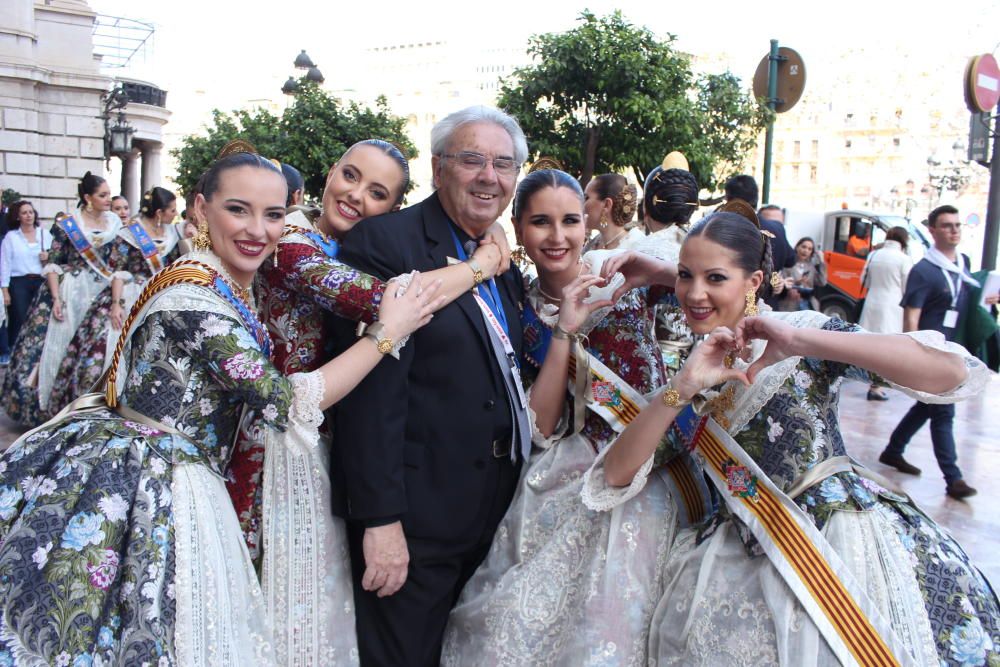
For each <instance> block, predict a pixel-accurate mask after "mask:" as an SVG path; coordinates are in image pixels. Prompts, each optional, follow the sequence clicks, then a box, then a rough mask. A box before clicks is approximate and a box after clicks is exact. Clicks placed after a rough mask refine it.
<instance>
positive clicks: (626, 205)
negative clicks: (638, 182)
mask: <svg viewBox="0 0 1000 667" xmlns="http://www.w3.org/2000/svg"><path fill="white" fill-rule="evenodd" d="M637 200H638V196H637V191H636V188H635V186H634V185H632V184H631V183H626V184H625V185H623V186H622V189H621V191H620V192H619V193H618V194H617V195H615V199H614V206H613V207H612V211H613V215H614V218H615V224H617V225H618V226H619V227H624V226H625V225H627V224H628V223H629V222H630V221H631V220H632V216H633V215H634V214H635V209H636V205H637V203H638V202H637Z"/></svg>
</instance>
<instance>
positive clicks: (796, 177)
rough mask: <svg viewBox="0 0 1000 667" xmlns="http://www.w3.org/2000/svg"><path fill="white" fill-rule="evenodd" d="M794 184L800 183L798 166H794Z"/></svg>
mask: <svg viewBox="0 0 1000 667" xmlns="http://www.w3.org/2000/svg"><path fill="white" fill-rule="evenodd" d="M796 143H797V142H796ZM792 182H793V183H798V182H799V165H797V164H793V165H792Z"/></svg>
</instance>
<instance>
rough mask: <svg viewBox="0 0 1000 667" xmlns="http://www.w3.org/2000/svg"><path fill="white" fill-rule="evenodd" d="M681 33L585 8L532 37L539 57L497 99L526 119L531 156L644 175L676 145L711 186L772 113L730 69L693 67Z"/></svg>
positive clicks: (739, 159)
mask: <svg viewBox="0 0 1000 667" xmlns="http://www.w3.org/2000/svg"><path fill="white" fill-rule="evenodd" d="M675 39H676V38H675V37H674V36H673V35H668V36H667V37H666V39H664V40H660V39H658V38H657V37H656V36H655V35H654V34H653V33H652V32H650V31H649V30H648V29H646V28H639V27H636V26H634V25H632V24H631V23H629V22H628V21H627V20H626V19H625V18H624V17H623V16H622V14H621V12H619V11H615V12H614V13H612V14H610V15H608V16H603V17H597V16H595V15H594V14H592V13H590V12H583V13H582V14H581V16H580V25H578V26H577V27H576V28H574V29H572V30H569V31H567V32H563V33H548V34H542V35H535V36H534V37H532V38H531V40H530V41H529V46H528V53H529V55H531V56H532V57H533V60H534V62H533V64H532V65H529V66H527V67H523V68H519V69H517V70H515V72H514V74H513V76H512V77H511V78H509V79H507V80H505V81H503V82H502V85H501V92H500V97H499V102H498V103H499V106H500V107H501V108H503V109H505V110H506V111H507V112H508V113H510V114H512V115H513V116H514V117H515V118H517V120H518V122H520V123H521V127H522V128H524V131H525V134H526V135H527V137H528V144H529V148H530V149H531V157H532V158H534V157H537V156H541V155H548V156H552V157H555V158H556V159H558V160H559V161H560V162H562V164H563V165H564V167H565V168H566V169H567V171H569V172H570V173H573V174H575V175H576V176H578V177H579V178H580V180H581V181H582V182H583V183H584V184H586V182H588V181H589V180H590V178H591V177H592V176H593V175H594V174H599V173H605V172H620V171H623V170H625V169H628V168H631V169H632V170H633V171H634V172H635V175H636V178H637V179H639V181H640V182H642V180H643V178H644V177H645V174H646V172H647V171H648V170H649V169H651V168H652V167H654V166H655V165H657V164H659V163H660V162H661V161H662V160H663V156H664V155H665V154H666V153H668V152H670V151H673V150H679V151H681V152H683V153H684V154H685V156H686V157H687V159H688V161H689V163H690V165H691V171H692V172H693V173H694V175H695V177H696V178H697V179H698V182H699V183H700V184H701V185H702V186H703V187H706V188H708V189H709V190H713V189H714V188H715V187H716V185H717V184H718V183H719V182H720V180H721V179H723V178H724V177H725V176H726V175H728V172H730V171H732V170H734V169H736V168H739V167H740V166H741V165H742V163H743V161H744V158H745V156H746V155H748V154H749V153H750V151H752V149H753V146H754V143H755V140H756V136H757V134H758V133H759V132H760V130H761V129H762V128H763V127H764V124H765V122H766V119H767V114H768V113H769V112H768V110H767V109H766V107H763V106H761V105H760V104H759V103H758V102H757V100H755V99H754V98H753V96H752V94H751V93H750V92H749V91H746V90H744V89H743V88H742V87H741V85H740V81H739V79H737V78H736V77H735V76H733V75H732V74H730V73H728V72H727V73H725V74H711V75H698V74H695V73H694V72H693V71H692V68H691V62H690V58H689V57H688V56H687V55H685V54H683V53H681V52H679V51H677V50H676V49H675V48H674V45H673V44H674V40H675Z"/></svg>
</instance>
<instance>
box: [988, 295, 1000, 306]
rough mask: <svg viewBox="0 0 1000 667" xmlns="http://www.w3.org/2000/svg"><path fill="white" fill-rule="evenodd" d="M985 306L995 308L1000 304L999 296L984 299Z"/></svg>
mask: <svg viewBox="0 0 1000 667" xmlns="http://www.w3.org/2000/svg"><path fill="white" fill-rule="evenodd" d="M985 301H986V305H987V306H995V305H997V303H1000V294H991V295H989V296H988V297H986V299H985Z"/></svg>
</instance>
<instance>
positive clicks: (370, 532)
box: [361, 521, 410, 598]
mask: <svg viewBox="0 0 1000 667" xmlns="http://www.w3.org/2000/svg"><path fill="white" fill-rule="evenodd" d="M362 550H363V551H364V555H365V574H364V576H363V577H361V587H362V588H364V589H365V590H366V591H374V592H375V593H377V594H378V596H379V597H380V598H384V597H387V596H389V595H392V594H393V593H395V592H396V591H398V590H399V589H400V588H402V587H403V584H404V583H406V575H407V571H408V568H409V565H410V551H409V549H407V548H406V536H405V535H404V534H403V524H402V523H401V522H399V521H397V522H395V523H390V524H388V525H386V526H376V527H374V528H366V529H365V536H364V539H363V540H362Z"/></svg>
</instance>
